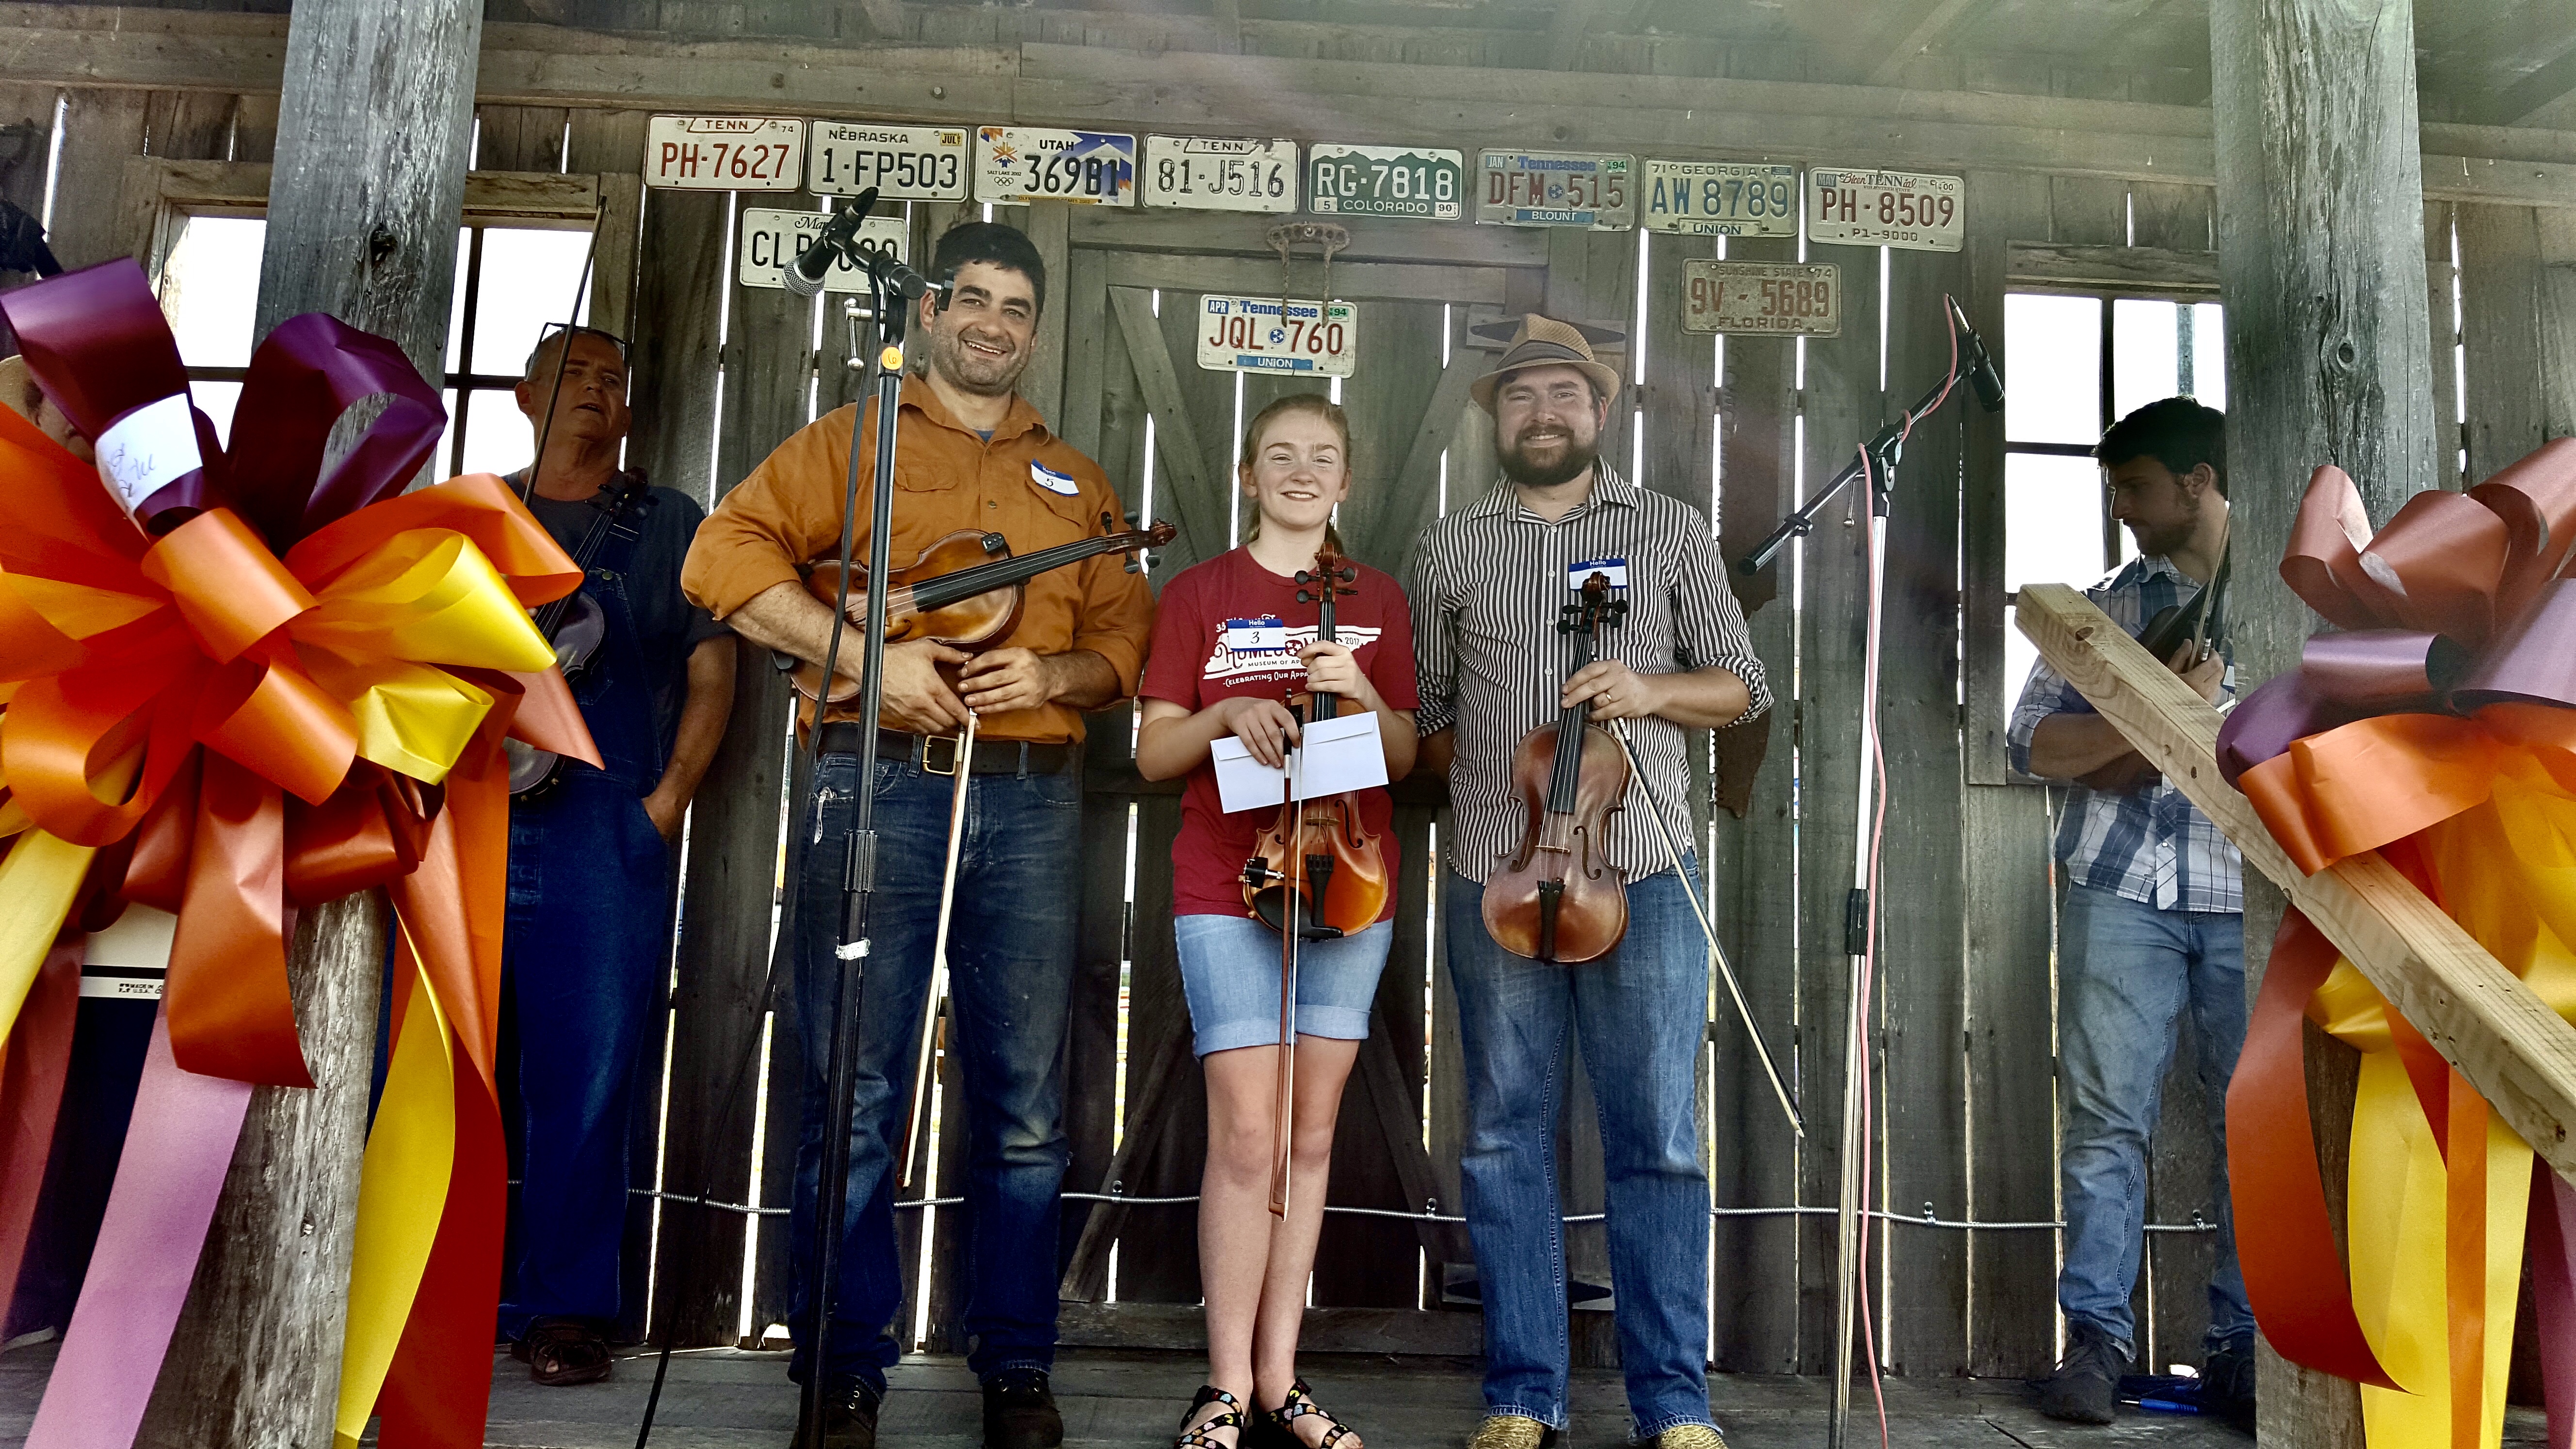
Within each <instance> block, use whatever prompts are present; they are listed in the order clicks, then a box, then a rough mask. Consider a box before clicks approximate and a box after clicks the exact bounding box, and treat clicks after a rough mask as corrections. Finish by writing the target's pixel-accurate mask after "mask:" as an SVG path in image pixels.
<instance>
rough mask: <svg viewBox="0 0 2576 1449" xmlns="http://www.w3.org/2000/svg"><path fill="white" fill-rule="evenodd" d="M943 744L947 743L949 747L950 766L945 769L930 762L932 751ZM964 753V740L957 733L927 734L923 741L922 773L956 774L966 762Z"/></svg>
mask: <svg viewBox="0 0 2576 1449" xmlns="http://www.w3.org/2000/svg"><path fill="white" fill-rule="evenodd" d="M941 745H946V746H947V747H948V768H946V769H944V770H943V769H941V768H940V767H939V766H937V765H934V764H932V763H931V762H930V752H931V751H932V750H935V749H937V748H938V747H939V746H941ZM964 754H965V750H964V748H963V742H962V741H961V740H960V738H959V737H958V736H956V735H925V736H923V737H922V741H921V773H923V774H925V775H954V774H956V773H957V772H958V770H959V769H961V768H963V767H964V765H965V763H966V761H965V760H964V758H963V756H964Z"/></svg>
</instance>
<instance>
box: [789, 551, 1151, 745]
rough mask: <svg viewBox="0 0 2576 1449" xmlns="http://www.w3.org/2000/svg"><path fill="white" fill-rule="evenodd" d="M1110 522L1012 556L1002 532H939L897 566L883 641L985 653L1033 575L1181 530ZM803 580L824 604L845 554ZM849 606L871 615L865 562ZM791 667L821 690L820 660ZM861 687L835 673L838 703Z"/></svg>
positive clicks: (1010, 619) (803, 685) (859, 620)
mask: <svg viewBox="0 0 2576 1449" xmlns="http://www.w3.org/2000/svg"><path fill="white" fill-rule="evenodd" d="M1109 523H1110V519H1109V515H1108V514H1106V513H1104V514H1102V515H1100V528H1101V533H1100V536H1099V537H1097V538H1084V539H1076V540H1075V541H1073V542H1072V543H1062V544H1058V545H1056V546H1055V547H1053V548H1042V549H1039V550H1038V551H1037V552H1036V553H1033V554H1029V555H1027V556H1026V557H1014V556H1013V555H1012V553H1011V545H1010V543H1009V541H1008V540H1006V539H1004V538H1003V537H1002V536H1001V535H1000V534H998V533H983V532H978V531H977V530H975V529H971V528H968V529H961V530H959V531H958V532H956V533H952V534H949V535H948V536H946V537H945V538H941V539H938V540H936V541H935V542H933V543H932V544H931V545H930V547H928V548H925V549H923V550H922V551H921V556H920V557H918V558H916V559H914V560H913V561H912V562H911V563H909V564H907V565H905V566H904V567H902V568H899V569H897V570H895V571H894V577H893V580H892V582H893V585H894V586H893V588H891V589H889V590H888V591H887V593H886V642H887V643H889V644H901V643H904V642H906V641H908V640H913V639H930V640H935V641H936V642H938V643H941V644H945V645H948V646H949V647H950V648H953V649H963V650H965V651H966V652H967V653H969V654H976V653H981V652H983V651H984V650H987V649H990V648H992V647H994V646H995V645H997V644H999V643H1001V642H1002V641H1003V640H1005V639H1008V638H1009V637H1011V631H1012V630H1013V629H1016V628H1018V627H1019V623H1020V606H1021V604H1022V603H1023V602H1024V601H1025V600H1026V599H1027V596H1028V591H1027V588H1026V585H1027V583H1028V581H1029V580H1031V579H1033V578H1036V577H1037V576H1038V575H1040V574H1042V573H1047V572H1050V571H1052V570H1055V569H1060V568H1065V567H1068V566H1070V565H1073V564H1078V563H1080V562H1082V561H1083V560H1085V559H1090V558H1098V557H1099V556H1100V555H1102V554H1104V553H1134V552H1136V551H1137V550H1140V549H1148V548H1161V547H1162V546H1163V545H1165V544H1167V543H1170V542H1171V541H1172V540H1173V539H1175V538H1177V537H1179V536H1180V530H1179V529H1177V528H1175V527H1173V526H1172V525H1171V524H1169V523H1157V524H1155V525H1153V526H1152V527H1150V528H1143V529H1135V530H1131V531H1129V532H1126V533H1111V532H1110V531H1109ZM1128 566H1129V567H1130V568H1133V567H1134V566H1135V562H1134V560H1132V559H1131V560H1129V562H1128ZM805 588H806V591H807V592H809V593H811V594H812V595H813V596H814V597H815V598H818V599H820V600H822V601H823V602H824V603H826V604H830V603H834V602H836V601H838V600H839V599H840V597H841V564H840V560H838V559H825V560H823V561H822V562H821V563H818V564H816V565H814V566H813V568H812V570H811V571H810V572H808V573H807V574H806V576H805ZM846 607H847V610H848V615H849V620H850V622H851V623H853V624H862V625H863V624H865V623H866V622H867V619H868V571H867V566H866V565H864V564H859V563H853V564H851V565H850V594H849V602H848V604H847V606H846ZM788 673H789V674H790V675H791V676H792V677H793V678H794V679H795V681H796V692H797V693H798V694H801V695H803V696H805V697H806V698H807V699H813V698H816V697H817V696H818V695H820V694H821V693H822V685H823V667H822V666H821V665H819V664H813V663H809V662H806V661H803V660H798V661H796V662H795V664H794V667H793V668H791V669H789V670H788ZM858 693H859V682H858V681H857V680H855V679H851V678H849V677H847V676H846V675H845V676H843V677H842V678H840V679H838V680H835V681H833V688H832V692H831V702H832V703H834V704H840V703H842V702H844V701H846V700H850V699H854V698H856V697H857V696H858Z"/></svg>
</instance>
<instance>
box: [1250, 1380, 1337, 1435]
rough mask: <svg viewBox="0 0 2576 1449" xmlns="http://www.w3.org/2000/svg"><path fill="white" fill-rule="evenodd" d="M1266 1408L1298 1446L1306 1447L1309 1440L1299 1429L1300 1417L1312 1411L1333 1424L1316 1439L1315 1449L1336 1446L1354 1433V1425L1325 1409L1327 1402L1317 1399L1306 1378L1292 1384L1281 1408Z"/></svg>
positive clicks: (1277, 1426) (1283, 1432)
mask: <svg viewBox="0 0 2576 1449" xmlns="http://www.w3.org/2000/svg"><path fill="white" fill-rule="evenodd" d="M1265 1412H1267V1413H1268V1414H1269V1416H1270V1422H1271V1424H1272V1425H1273V1426H1275V1427H1276V1428H1277V1429H1278V1431H1279V1432H1280V1433H1281V1434H1283V1435H1285V1436H1286V1437H1287V1442H1288V1443H1290V1444H1293V1445H1296V1446H1297V1449H1305V1444H1306V1441H1305V1439H1304V1438H1302V1437H1300V1436H1299V1435H1298V1433H1297V1421H1298V1420H1299V1419H1303V1418H1306V1417H1307V1416H1309V1415H1315V1416H1318V1417H1321V1418H1322V1419H1323V1421H1324V1422H1325V1423H1326V1424H1327V1425H1329V1426H1330V1427H1328V1428H1326V1429H1325V1430H1324V1437H1323V1438H1321V1439H1319V1440H1317V1441H1315V1446H1314V1449H1333V1446H1334V1445H1336V1444H1339V1443H1341V1442H1342V1440H1344V1439H1346V1438H1348V1437H1349V1436H1350V1434H1351V1426H1350V1425H1348V1424H1345V1423H1343V1422H1342V1421H1341V1420H1339V1419H1336V1418H1334V1417H1333V1416H1332V1415H1331V1414H1330V1413H1327V1412H1326V1411H1325V1409H1324V1406H1323V1405H1321V1404H1318V1403H1316V1402H1315V1391H1314V1390H1313V1389H1311V1388H1308V1387H1307V1386H1306V1381H1305V1380H1304V1379H1302V1378H1301V1379H1299V1380H1297V1382H1295V1383H1293V1384H1290V1385H1289V1386H1288V1397H1287V1400H1286V1401H1285V1402H1283V1403H1282V1404H1280V1406H1279V1407H1278V1408H1275V1409H1270V1410H1266V1411H1265Z"/></svg>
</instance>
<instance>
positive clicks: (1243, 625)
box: [1225, 615, 1288, 654]
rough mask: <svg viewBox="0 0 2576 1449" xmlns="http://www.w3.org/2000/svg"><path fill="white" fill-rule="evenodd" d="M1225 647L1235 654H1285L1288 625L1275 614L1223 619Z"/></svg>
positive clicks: (1286, 650)
mask: <svg viewBox="0 0 2576 1449" xmlns="http://www.w3.org/2000/svg"><path fill="white" fill-rule="evenodd" d="M1225 647H1226V648H1227V650H1229V651H1230V652H1232V653H1236V654H1285V653H1287V652H1288V626H1287V625H1286V624H1284V623H1282V622H1281V621H1280V620H1279V618H1278V617H1277V616H1276V615H1269V616H1265V617H1263V618H1259V619H1228V620H1226V621H1225Z"/></svg>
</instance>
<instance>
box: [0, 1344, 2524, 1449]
mask: <svg viewBox="0 0 2576 1449" xmlns="http://www.w3.org/2000/svg"><path fill="white" fill-rule="evenodd" d="M52 1364H53V1348H52V1346H51V1345H43V1346H37V1347H32V1348H24V1349H19V1350H17V1351H15V1352H12V1353H9V1354H6V1355H0V1449H16V1446H18V1445H21V1444H23V1443H24V1442H25V1440H26V1435H27V1426H28V1423H29V1421H30V1420H31V1419H32V1418H33V1417H34V1415H35V1410H36V1400H37V1398H38V1397H39V1396H40V1395H41V1394H42V1393H43V1391H44V1380H45V1374H46V1371H47V1370H48V1369H50V1368H51V1367H52ZM1198 1371H1199V1366H1198V1364H1197V1362H1196V1361H1195V1360H1194V1359H1193V1358H1191V1357H1189V1356H1184V1355H1180V1354H1154V1353H1125V1352H1114V1351H1110V1350H1105V1349H1068V1350H1066V1351H1065V1352H1064V1354H1063V1356H1062V1359H1061V1361H1060V1362H1059V1364H1058V1366H1057V1370H1056V1375H1055V1390H1056V1397H1057V1402H1058V1403H1059V1404H1061V1405H1062V1406H1063V1409H1064V1420H1065V1442H1066V1443H1067V1444H1069V1445H1086V1446H1100V1449H1160V1446H1163V1445H1167V1444H1169V1443H1170V1442H1171V1436H1172V1427H1173V1423H1174V1421H1175V1420H1177V1419H1178V1418H1179V1416H1180V1411H1181V1406H1182V1404H1183V1403H1184V1402H1186V1400H1187V1398H1188V1396H1189V1394H1190V1393H1191V1392H1192V1391H1193V1390H1194V1389H1196V1387H1197V1385H1198ZM652 1377H653V1363H652V1360H651V1359H650V1358H644V1357H625V1358H621V1359H620V1360H619V1363H618V1366H617V1373H616V1375H615V1377H613V1378H612V1379H610V1380H609V1381H608V1382H607V1383H604V1384H597V1385H592V1386H588V1387H584V1388H577V1389H544V1388H539V1387H537V1386H535V1385H534V1384H531V1383H529V1382H528V1378H527V1370H526V1368H524V1367H523V1366H521V1365H519V1364H516V1363H513V1362H511V1361H510V1360H509V1359H508V1358H506V1357H501V1358H496V1359H495V1361H494V1364H493V1374H492V1419H491V1428H490V1431H489V1434H488V1437H487V1438H486V1440H485V1442H486V1444H487V1445H489V1446H493V1449H627V1446H630V1445H632V1444H633V1443H634V1442H635V1427H636V1424H637V1422H638V1420H639V1419H640V1418H641V1417H642V1414H643V1407H644V1396H645V1392H646V1390H647V1388H648V1387H649V1386H650V1384H651V1382H652ZM892 1377H893V1393H892V1395H891V1396H890V1397H889V1398H888V1399H887V1401H886V1409H885V1417H884V1418H883V1420H882V1421H881V1422H880V1425H879V1431H880V1434H881V1436H882V1442H884V1443H885V1444H887V1445H888V1446H889V1449H893V1446H901V1449H976V1446H977V1445H978V1443H979V1441H980V1436H979V1433H978V1426H979V1423H980V1419H979V1400H978V1397H977V1394H976V1390H975V1381H974V1378H973V1376H972V1375H970V1374H969V1373H967V1371H966V1367H965V1365H964V1363H963V1362H962V1361H960V1360H958V1359H954V1358H911V1359H906V1360H905V1361H904V1362H903V1363H902V1365H901V1366H899V1367H898V1368H896V1369H895V1371H894V1374H893V1376H892ZM1311 1377H1312V1378H1313V1380H1314V1383H1315V1390H1316V1395H1317V1397H1318V1398H1319V1399H1321V1400H1322V1401H1323V1402H1324V1403H1326V1404H1327V1405H1330V1406H1332V1407H1333V1408H1335V1409H1336V1410H1338V1411H1341V1412H1343V1413H1345V1414H1347V1416H1348V1417H1349V1419H1350V1420H1351V1423H1352V1426H1353V1427H1354V1428H1356V1429H1359V1430H1362V1431H1364V1432H1365V1433H1366V1434H1367V1435H1368V1439H1369V1443H1370V1444H1371V1445H1372V1446H1373V1449H1455V1446H1459V1445H1462V1444H1464V1443H1465V1441H1466V1436H1467V1434H1468V1432H1469V1431H1470V1430H1472V1429H1473V1428H1474V1427H1475V1423H1476V1417H1477V1412H1478V1408H1479V1404H1480V1400H1479V1398H1478V1395H1477V1391H1476V1381H1477V1368H1476V1364H1475V1363H1474V1361H1473V1360H1467V1359H1405V1360H1401V1361H1397V1360H1391V1359H1370V1358H1362V1357H1358V1356H1328V1357H1324V1358H1321V1359H1319V1360H1317V1361H1316V1362H1315V1363H1314V1365H1313V1366H1312V1368H1311ZM1709 1399H1710V1402H1711V1405H1712V1406H1713V1407H1714V1409H1715V1410H1716V1415H1717V1419H1718V1422H1719V1424H1720V1425H1721V1426H1722V1427H1723V1428H1724V1429H1725V1430H1726V1437H1727V1442H1728V1444H1730V1445H1732V1446H1734V1449H1792V1446H1795V1449H1818V1446H1822V1445H1823V1443H1824V1442H1825V1413H1826V1407H1827V1403H1828V1397H1827V1392H1826V1385H1825V1383H1824V1381H1823V1380H1820V1379H1794V1378H1755V1377H1719V1378H1714V1379H1712V1380H1711V1381H1710V1385H1709ZM1887 1409H1888V1419H1889V1425H1890V1433H1889V1439H1890V1442H1891V1443H1894V1444H1897V1445H1901V1446H1905V1449H2014V1446H2022V1449H2061V1446H2062V1449H2080V1446H2101V1449H2110V1446H2118V1445H2146V1444H2152V1445H2156V1446H2159V1449H2242V1446H2244V1445H2246V1444H2248V1443H2249V1442H2250V1441H2249V1440H2248V1439H2247V1438H2246V1437H2245V1436H2244V1435H2241V1434H2238V1433H2235V1432H2233V1431H2231V1430H2229V1429H2227V1428H2224V1427H2222V1426H2220V1425H2218V1424H2216V1423H2212V1422H2208V1421H2204V1420H2199V1419H2191V1418H2174V1417H2170V1416H2166V1415H2152V1414H2139V1413H2136V1412H2134V1411H2130V1412H2124V1413H2123V1416H2122V1417H2121V1419H2120V1420H2119V1422H2117V1423H2115V1424H2113V1425H2111V1426H2110V1427H2109V1428H2107V1429H2099V1428H2082V1427H2078V1426H2075V1425H2069V1424H2059V1423H2054V1422H2052V1421H2050V1420H2048V1419H2044V1418H2042V1417H2040V1414H2039V1411H2038V1410H2037V1409H2036V1408H2035V1407H2033V1402H2032V1398H2031V1394H2030V1391H2029V1390H2028V1389H2027V1388H2025V1387H2024V1386H2023V1385H2021V1384H2019V1383H2016V1382H2008V1381H1999V1380H1972V1379H1945V1380H1939V1381H1932V1382H1919V1381H1913V1380H1895V1381H1891V1382H1889V1383H1888V1385H1887ZM795 1422H796V1398H795V1393H794V1390H793V1389H792V1387H791V1386H790V1385H789V1384H788V1382H787V1377H786V1362H785V1356H784V1355H782V1354H760V1353H738V1352H733V1351H730V1350H710V1351H705V1352H698V1353H686V1354H681V1355H678V1356H676V1357H675V1358H674V1360H673V1362H672V1370H671V1382H670V1384H669V1386H668V1387H667V1388H666V1389H665V1390H664V1393H663V1398H662V1411H661V1414H660V1418H659V1422H658V1423H657V1424H656V1426H655V1428H654V1431H653V1443H654V1444H655V1445H657V1446H660V1449H785V1446H786V1443H787V1436H788V1433H789V1431H790V1430H791V1429H793V1428H794V1426H795ZM1627 1429H1628V1421H1627V1414H1626V1412H1625V1410H1624V1407H1623V1406H1622V1403H1621V1400H1620V1391H1619V1381H1618V1377H1617V1375H1616V1374H1615V1373H1609V1372H1600V1371H1587V1372H1584V1373H1582V1374H1580V1375H1578V1376H1577V1381H1576V1384H1575V1415H1574V1431H1573V1433H1572V1434H1570V1435H1568V1436H1566V1437H1564V1438H1562V1439H1560V1440H1559V1441H1558V1443H1559V1445H1560V1446H1562V1449H1615V1446H1618V1445H1620V1444H1622V1443H1624V1442H1625V1439H1626V1435H1627ZM1876 1438H1877V1423H1876V1418H1875V1415H1874V1414H1873V1412H1872V1411H1871V1409H1870V1406H1869V1400H1868V1396H1867V1392H1866V1389H1865V1388H1864V1391H1863V1393H1862V1396H1861V1399H1860V1402H1859V1404H1858V1405H1857V1406H1856V1408H1855V1411H1854V1418H1853V1442H1854V1444H1856V1445H1859V1444H1865V1443H1871V1442H1874V1441H1875V1440H1876ZM369 1442H370V1443H372V1442H373V1437H372V1436H370V1438H369ZM2505 1442H2506V1443H2507V1444H2509V1445H2526V1444H2528V1445H2538V1444H2540V1443H2542V1442H2544V1434H2543V1431H2542V1426H2541V1423H2540V1417H2539V1415H2538V1413H2537V1412H2536V1411H2533V1410H2525V1409H2517V1410H2515V1411H2514V1415H2513V1421H2512V1423H2511V1424H2510V1425H2509V1426H2508V1428H2507V1430H2506V1433H2505Z"/></svg>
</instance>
